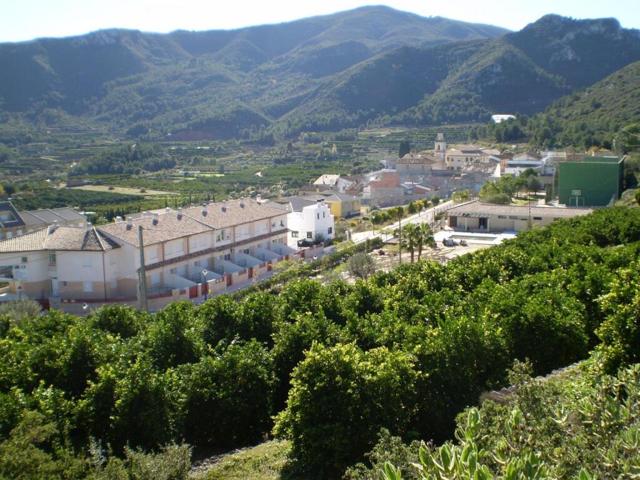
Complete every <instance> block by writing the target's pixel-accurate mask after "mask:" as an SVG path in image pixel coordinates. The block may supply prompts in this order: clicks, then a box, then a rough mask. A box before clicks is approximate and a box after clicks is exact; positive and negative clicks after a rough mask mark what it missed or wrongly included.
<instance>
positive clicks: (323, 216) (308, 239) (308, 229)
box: [283, 196, 336, 248]
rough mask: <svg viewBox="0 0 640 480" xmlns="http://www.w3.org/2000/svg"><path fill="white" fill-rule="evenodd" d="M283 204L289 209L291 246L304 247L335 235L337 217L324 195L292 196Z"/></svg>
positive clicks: (288, 220) (288, 222)
mask: <svg viewBox="0 0 640 480" xmlns="http://www.w3.org/2000/svg"><path fill="white" fill-rule="evenodd" d="M283 205H284V206H285V207H286V209H287V226H288V228H289V234H288V236H287V244H288V245H289V247H291V248H298V247H303V246H306V245H311V244H315V243H320V242H324V241H327V240H333V238H334V237H335V228H336V227H335V217H334V215H333V214H332V213H331V210H330V208H329V205H328V204H327V203H326V202H325V201H324V198H323V197H322V196H319V197H318V198H312V197H290V198H287V199H286V203H284V204H283Z"/></svg>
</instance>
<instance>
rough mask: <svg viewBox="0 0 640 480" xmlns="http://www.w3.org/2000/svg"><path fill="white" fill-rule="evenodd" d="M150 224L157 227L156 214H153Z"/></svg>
mask: <svg viewBox="0 0 640 480" xmlns="http://www.w3.org/2000/svg"><path fill="white" fill-rule="evenodd" d="M151 223H152V224H154V225H158V214H157V213H154V214H153V220H151Z"/></svg>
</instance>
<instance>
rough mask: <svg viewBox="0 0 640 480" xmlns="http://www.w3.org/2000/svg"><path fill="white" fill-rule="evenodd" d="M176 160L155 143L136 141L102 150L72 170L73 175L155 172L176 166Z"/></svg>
mask: <svg viewBox="0 0 640 480" xmlns="http://www.w3.org/2000/svg"><path fill="white" fill-rule="evenodd" d="M175 165H176V162H175V160H174V159H173V158H171V157H170V156H169V155H168V154H166V153H164V154H163V153H162V150H161V149H160V148H159V147H157V146H154V145H147V144H143V143H134V144H132V145H123V146H121V147H119V148H116V149H113V150H111V151H107V152H102V153H100V154H99V155H98V156H96V157H95V158H91V159H87V160H84V161H82V162H81V163H80V164H79V165H77V166H76V167H74V168H73V169H72V170H71V175H82V174H87V173H88V174H102V173H107V174H108V173H117V174H121V173H122V174H135V173H140V172H141V171H149V172H155V171H157V170H164V169H167V168H173V167H175Z"/></svg>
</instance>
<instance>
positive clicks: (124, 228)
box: [98, 209, 211, 247]
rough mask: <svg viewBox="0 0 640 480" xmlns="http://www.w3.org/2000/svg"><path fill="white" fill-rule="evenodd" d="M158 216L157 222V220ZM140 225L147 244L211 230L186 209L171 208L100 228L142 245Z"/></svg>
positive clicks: (136, 244) (123, 239)
mask: <svg viewBox="0 0 640 480" xmlns="http://www.w3.org/2000/svg"><path fill="white" fill-rule="evenodd" d="M156 218H157V222H156V221H155V219H156ZM140 225H141V226H142V229H143V240H144V244H145V245H153V244H155V243H161V242H167V241H169V240H175V239H177V238H183V237H188V236H190V235H195V234H198V233H203V232H208V231H211V227H209V226H207V225H205V224H204V223H203V222H200V221H198V220H195V219H194V218H191V217H190V216H189V215H187V214H186V211H183V212H181V213H179V212H177V211H175V210H171V209H169V210H167V211H165V212H163V213H158V214H148V215H143V216H139V217H135V218H132V219H131V225H130V226H129V221H127V220H120V221H117V222H114V223H110V224H108V225H101V226H100V227H98V230H99V231H100V232H101V233H104V234H106V235H108V236H109V237H112V238H114V239H116V240H121V241H123V242H126V243H128V244H130V245H133V246H135V247H138V246H140V245H139V243H138V226H140Z"/></svg>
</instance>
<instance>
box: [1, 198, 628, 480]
mask: <svg viewBox="0 0 640 480" xmlns="http://www.w3.org/2000/svg"><path fill="white" fill-rule="evenodd" d="M639 238H640V210H639V209H626V208H614V209H607V210H601V211H598V212H596V213H594V214H592V215H589V216H586V217H580V218H576V219H573V220H568V221H558V222H557V223H555V224H554V225H552V226H551V227H549V228H546V229H543V230H534V231H532V232H529V233H523V234H521V235H520V236H519V237H518V238H517V239H515V240H513V241H509V242H506V243H505V244H503V245H501V246H499V247H494V248H491V249H488V250H484V251H481V252H478V253H475V254H471V255H467V256H464V257H460V258H458V259H456V260H454V261H451V262H450V263H449V264H448V265H446V266H442V265H439V264H436V263H431V262H419V263H417V264H412V265H405V266H403V267H402V268H399V269H397V270H395V271H393V272H391V273H378V274H376V275H374V276H373V277H371V278H370V279H369V280H367V281H359V282H358V283H357V284H355V285H347V284H344V283H333V284H330V285H327V286H322V285H320V284H319V283H316V282H314V281H310V280H305V281H298V282H293V283H290V284H288V285H285V286H284V287H283V288H282V290H281V291H280V292H279V293H278V294H277V295H274V294H271V293H265V292H257V293H251V294H249V295H247V296H246V297H245V298H244V299H242V300H241V301H236V300H233V299H231V298H228V297H224V296H223V297H217V298H214V299H211V300H209V301H207V302H206V303H205V304H203V305H202V306H199V307H194V306H193V305H191V304H189V303H176V304H173V305H171V306H169V307H168V308H166V309H165V310H163V311H162V312H159V313H157V314H146V313H139V312H136V311H134V310H132V309H128V308H122V307H117V306H116V307H108V308H103V309H100V310H97V311H95V312H92V313H91V315H89V317H88V318H87V319H80V318H77V317H73V316H70V315H64V314H61V313H58V312H51V313H48V314H46V315H44V316H33V315H32V314H31V315H30V314H28V313H27V314H26V315H23V316H19V315H17V314H16V312H15V311H13V312H9V313H8V314H6V313H5V314H3V316H2V321H1V322H0V325H1V326H2V328H1V329H0V396H1V397H2V402H1V405H2V408H1V409H0V436H1V442H0V476H5V477H7V478H33V477H37V476H38V475H42V474H41V473H39V472H46V474H45V477H46V478H66V479H72V478H87V477H91V478H140V477H136V476H134V474H133V473H132V472H134V471H138V472H140V471H154V470H153V469H154V468H155V469H156V470H155V471H156V472H158V471H162V472H164V473H163V475H165V476H162V477H161V476H158V474H156V476H154V477H153V478H167V479H169V478H185V476H186V469H188V454H189V452H188V450H187V449H186V448H184V447H169V448H168V450H166V451H165V453H164V454H160V455H159V456H148V455H147V456H145V455H146V454H144V453H141V452H136V451H135V450H134V451H132V450H130V449H138V448H140V449H144V450H151V449H158V448H160V447H161V446H163V445H167V444H171V443H174V442H175V443H182V442H186V443H187V444H189V445H192V446H193V447H194V448H195V450H196V451H197V452H212V451H213V452H219V451H221V450H228V449H232V448H235V447H238V446H243V445H250V444H253V443H255V442H257V441H259V440H260V439H262V438H263V436H264V435H265V434H269V432H271V431H272V428H274V424H273V418H274V417H273V415H276V417H275V429H274V431H275V433H276V435H278V436H282V437H285V438H288V439H290V440H291V446H292V447H291V455H290V459H289V464H288V466H287V470H288V471H289V472H290V474H291V475H293V478H305V479H307V478H324V479H327V478H340V476H341V475H342V473H343V472H344V471H345V469H346V468H347V467H349V466H350V465H353V464H354V463H356V462H358V461H361V460H363V458H364V457H363V455H364V454H365V453H366V452H367V451H369V450H370V449H371V448H372V446H373V445H374V444H375V442H376V439H377V437H378V433H379V431H380V429H381V428H386V429H388V430H389V431H390V432H391V434H393V435H399V436H402V437H403V438H405V439H412V438H415V439H425V440H434V441H436V442H440V441H444V440H448V439H451V438H452V434H453V431H454V425H455V417H456V415H457V414H458V413H459V412H461V411H462V410H463V409H464V408H465V407H468V406H472V405H475V404H477V402H478V399H479V396H480V395H481V393H482V392H484V391H486V390H488V389H493V388H496V387H500V386H503V385H505V384H507V383H509V379H508V378H507V371H508V369H509V368H510V367H511V366H512V365H513V362H514V360H521V361H524V360H528V361H529V362H530V364H531V368H532V372H533V373H534V374H544V373H547V372H549V371H550V370H552V369H554V368H557V367H561V366H565V365H568V364H571V363H573V362H575V361H577V360H580V359H584V358H586V357H587V356H588V354H589V351H590V350H592V349H594V348H595V349H596V350H598V352H600V353H599V355H600V358H601V360H602V365H603V366H604V368H605V369H606V370H607V371H609V372H615V371H616V369H617V368H618V367H619V366H620V365H627V364H633V363H637V362H638V360H640V357H639V353H638V352H640V327H639V325H640V323H639V322H640V318H639V317H638V312H640V309H639V308H637V307H638V302H639V301H640V290H639V285H640V281H639V279H638V271H639V269H638V255H639V253H640V244H639V243H638V239H639ZM120 458H124V459H125V460H120ZM185 464H186V465H187V466H186V467H185ZM570 468H571V469H573V470H571V472H572V474H573V473H577V470H578V469H579V465H572V466H570ZM136 469H138V470H136ZM145 469H148V470H145ZM127 472H129V473H127ZM167 472H169V473H167ZM181 472H182V473H181ZM116 474H117V476H116ZM127 475H131V476H127ZM152 476H153V475H152ZM614 476H615V475H614ZM436 478H437V477H436ZM465 478H466V477H465Z"/></svg>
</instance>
